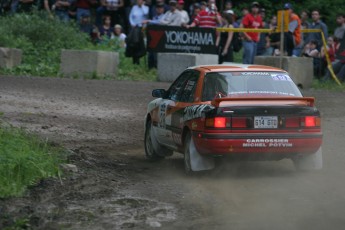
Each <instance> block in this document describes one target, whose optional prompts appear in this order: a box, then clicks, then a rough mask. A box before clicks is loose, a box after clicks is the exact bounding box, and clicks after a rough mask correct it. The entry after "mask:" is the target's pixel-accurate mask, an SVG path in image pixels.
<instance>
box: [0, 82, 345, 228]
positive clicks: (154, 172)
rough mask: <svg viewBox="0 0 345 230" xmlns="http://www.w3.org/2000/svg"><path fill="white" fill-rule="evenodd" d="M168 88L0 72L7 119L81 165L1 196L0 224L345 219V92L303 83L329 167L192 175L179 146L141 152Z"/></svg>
mask: <svg viewBox="0 0 345 230" xmlns="http://www.w3.org/2000/svg"><path fill="white" fill-rule="evenodd" d="M167 87H168V84H166V83H157V82H126V81H92V80H72V79H54V78H50V79H46V78H29V77H0V112H2V113H4V115H3V117H2V119H3V120H5V121H6V122H9V123H10V124H12V125H14V126H18V127H24V128H25V129H27V130H29V131H31V132H33V133H36V134H38V135H39V136H41V137H42V138H47V139H49V140H50V141H52V142H54V143H57V144H61V145H62V146H64V147H65V148H67V149H68V150H70V152H71V153H72V154H71V156H70V161H71V163H72V164H75V165H76V166H77V167H78V172H77V173H70V174H65V176H64V178H63V179H62V181H59V180H55V179H49V180H46V181H43V182H42V183H40V184H39V185H37V186H35V187H34V188H32V189H31V190H30V191H29V192H28V193H27V194H26V195H25V196H24V197H23V198H17V199H8V200H0V229H1V228H2V227H4V226H6V225H7V224H9V223H11V221H13V220H15V219H18V218H27V219H28V220H29V223H30V225H31V227H32V228H34V229H152V228H161V229H178V228H180V229H198V230H199V229H255V230H258V229H265V230H266V229H303V230H304V229H314V230H316V229H343V228H344V226H345V216H344V213H345V182H344V178H345V151H344V150H345V138H344V134H345V92H329V91H324V90H307V91H304V92H303V93H304V94H305V95H307V96H314V97H316V100H317V106H318V108H319V110H320V111H321V113H322V116H323V117H322V125H323V132H324V144H323V154H324V169H323V170H321V171H317V172H305V173H301V172H296V171H295V169H294V167H293V164H292V162H291V161H290V160H282V161H278V162H229V163H227V164H226V165H225V167H224V169H223V171H222V172H221V173H220V174H218V175H208V176H198V177H187V176H186V175H185V174H184V171H183V156H182V155H180V154H177V153H176V154H174V156H172V157H170V158H167V159H166V160H164V161H162V162H159V163H150V162H147V161H146V159H145V157H144V155H145V154H144V148H143V119H144V116H145V112H146V105H147V103H148V102H149V101H150V100H151V99H152V98H151V91H152V89H154V88H167ZM0 154H1V153H0ZM342 178H343V179H342Z"/></svg>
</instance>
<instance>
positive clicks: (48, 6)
mask: <svg viewBox="0 0 345 230" xmlns="http://www.w3.org/2000/svg"><path fill="white" fill-rule="evenodd" d="M54 3H55V1H53V0H44V1H43V8H44V9H45V11H46V12H47V14H48V15H49V17H50V18H54V14H53V11H54V10H55V5H54Z"/></svg>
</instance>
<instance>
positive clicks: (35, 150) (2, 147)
mask: <svg viewBox="0 0 345 230" xmlns="http://www.w3.org/2000/svg"><path fill="white" fill-rule="evenodd" d="M64 159H65V157H64V154H63V151H62V150H61V149H59V148H56V147H52V146H51V145H49V143H48V142H47V141H42V140H40V139H39V138H38V137H36V136H33V135H30V134H28V133H27V132H25V131H24V130H22V129H18V128H14V127H0V198H6V197H13V196H20V195H22V194H23V193H24V192H25V191H26V189H27V188H28V187H30V186H33V185H36V184H37V183H39V182H40V180H42V179H44V178H48V177H59V176H60V169H59V165H60V163H62V162H64Z"/></svg>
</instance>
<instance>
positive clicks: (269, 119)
mask: <svg viewBox="0 0 345 230" xmlns="http://www.w3.org/2000/svg"><path fill="white" fill-rule="evenodd" d="M254 128H255V129H276V128H278V117H277V116H262V117H261V116H260V117H259V116H257V117H254Z"/></svg>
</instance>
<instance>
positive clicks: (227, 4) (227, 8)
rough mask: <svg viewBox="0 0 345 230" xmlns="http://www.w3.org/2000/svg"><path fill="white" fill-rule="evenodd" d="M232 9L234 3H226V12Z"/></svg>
mask: <svg viewBox="0 0 345 230" xmlns="http://www.w3.org/2000/svg"><path fill="white" fill-rule="evenodd" d="M232 7H233V5H232V1H229V0H228V1H226V2H225V3H224V11H228V10H232Z"/></svg>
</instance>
